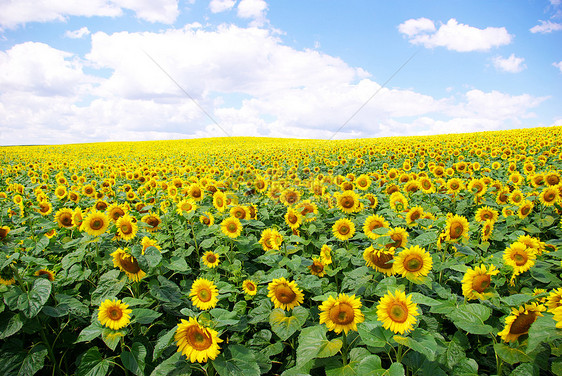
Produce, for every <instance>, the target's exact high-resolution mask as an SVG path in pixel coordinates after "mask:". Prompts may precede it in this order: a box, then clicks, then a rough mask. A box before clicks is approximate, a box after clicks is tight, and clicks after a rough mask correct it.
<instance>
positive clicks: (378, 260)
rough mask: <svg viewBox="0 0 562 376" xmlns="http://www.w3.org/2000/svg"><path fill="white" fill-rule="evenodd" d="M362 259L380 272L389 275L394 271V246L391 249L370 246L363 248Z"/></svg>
mask: <svg viewBox="0 0 562 376" xmlns="http://www.w3.org/2000/svg"><path fill="white" fill-rule="evenodd" d="M363 259H364V260H365V262H366V264H367V266H369V267H371V268H373V269H375V270H376V271H378V272H380V273H384V274H386V275H387V276H391V275H393V274H394V273H395V271H394V248H391V249H386V248H383V249H375V248H373V247H372V246H370V247H368V248H367V249H365V251H364V252H363Z"/></svg>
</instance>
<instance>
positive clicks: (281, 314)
mask: <svg viewBox="0 0 562 376" xmlns="http://www.w3.org/2000/svg"><path fill="white" fill-rule="evenodd" d="M307 317H308V310H307V309H306V308H303V307H301V306H298V307H295V308H294V309H293V311H292V313H291V315H290V316H288V317H287V316H286V314H285V311H283V310H282V309H280V308H276V309H274V310H273V311H271V313H270V314H269V324H270V325H271V330H273V332H274V333H275V334H277V335H278V336H279V338H280V339H281V341H286V340H287V339H288V338H289V337H290V336H291V335H293V333H295V332H296V331H297V330H299V329H300V328H302V326H303V325H304V323H305V322H306V319H307Z"/></svg>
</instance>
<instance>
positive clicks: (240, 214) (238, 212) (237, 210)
mask: <svg viewBox="0 0 562 376" xmlns="http://www.w3.org/2000/svg"><path fill="white" fill-rule="evenodd" d="M230 216H231V217H234V218H238V219H249V218H250V211H249V210H248V208H246V206H244V205H235V206H233V207H232V208H230Z"/></svg>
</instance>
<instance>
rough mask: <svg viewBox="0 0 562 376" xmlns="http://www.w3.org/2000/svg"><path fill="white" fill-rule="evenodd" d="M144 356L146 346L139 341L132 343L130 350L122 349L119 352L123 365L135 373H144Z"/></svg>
mask: <svg viewBox="0 0 562 376" xmlns="http://www.w3.org/2000/svg"><path fill="white" fill-rule="evenodd" d="M145 357H146V348H145V347H144V346H143V345H142V344H141V343H139V342H135V343H133V346H131V351H130V352H129V351H123V352H122V353H121V361H122V362H123V366H124V367H125V368H126V369H128V370H129V371H131V372H132V373H134V374H135V375H138V376H139V375H144V366H145V362H144V358H145Z"/></svg>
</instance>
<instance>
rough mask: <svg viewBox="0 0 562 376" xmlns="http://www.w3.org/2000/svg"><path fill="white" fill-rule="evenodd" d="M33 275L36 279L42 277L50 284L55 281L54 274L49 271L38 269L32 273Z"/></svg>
mask: <svg viewBox="0 0 562 376" xmlns="http://www.w3.org/2000/svg"><path fill="white" fill-rule="evenodd" d="M33 275H34V276H36V277H40V276H43V275H44V276H46V278H47V279H48V280H49V281H51V282H53V281H54V280H55V273H54V272H53V271H51V270H49V269H39V270H37V271H36V272H35V273H33Z"/></svg>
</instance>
